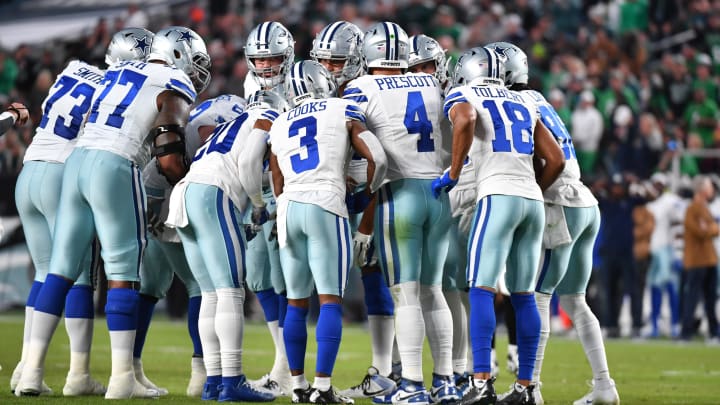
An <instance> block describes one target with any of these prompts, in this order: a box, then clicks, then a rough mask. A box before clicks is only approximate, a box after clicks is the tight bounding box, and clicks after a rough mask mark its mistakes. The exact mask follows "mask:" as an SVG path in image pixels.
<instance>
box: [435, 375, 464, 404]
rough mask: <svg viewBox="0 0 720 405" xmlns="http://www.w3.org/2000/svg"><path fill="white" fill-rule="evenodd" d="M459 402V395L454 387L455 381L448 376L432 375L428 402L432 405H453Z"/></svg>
mask: <svg viewBox="0 0 720 405" xmlns="http://www.w3.org/2000/svg"><path fill="white" fill-rule="evenodd" d="M459 400H460V393H459V392H458V389H457V387H455V380H454V379H453V378H452V377H450V376H442V375H437V374H435V373H433V381H432V387H431V388H430V402H432V403H434V404H454V403H455V402H457V401H459Z"/></svg>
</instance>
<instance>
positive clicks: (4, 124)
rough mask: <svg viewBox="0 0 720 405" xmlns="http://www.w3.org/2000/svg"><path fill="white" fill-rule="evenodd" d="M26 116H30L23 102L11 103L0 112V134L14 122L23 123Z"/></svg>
mask: <svg viewBox="0 0 720 405" xmlns="http://www.w3.org/2000/svg"><path fill="white" fill-rule="evenodd" d="M28 118H30V114H29V113H28V109H27V107H25V104H23V103H18V102H14V103H11V104H10V106H9V107H8V108H7V110H5V111H3V112H2V114H0V135H2V134H4V133H5V132H7V130H8V129H10V128H11V127H12V126H13V125H15V124H17V125H18V126H20V125H25V123H26V122H27V120H28Z"/></svg>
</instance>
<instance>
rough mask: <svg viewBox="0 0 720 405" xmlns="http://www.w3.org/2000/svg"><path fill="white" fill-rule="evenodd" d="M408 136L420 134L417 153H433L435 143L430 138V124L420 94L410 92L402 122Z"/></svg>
mask: <svg viewBox="0 0 720 405" xmlns="http://www.w3.org/2000/svg"><path fill="white" fill-rule="evenodd" d="M403 123H404V124H405V128H407V131H408V134H420V139H418V142H417V150H418V152H433V151H435V141H433V139H432V138H431V137H430V135H431V134H432V132H433V126H432V122H431V121H430V120H429V119H428V115H427V110H426V109H425V101H424V100H423V97H422V92H419V91H411V92H409V93H408V97H407V108H406V109H405V120H404V121H403Z"/></svg>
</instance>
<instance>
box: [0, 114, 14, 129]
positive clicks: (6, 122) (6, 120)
mask: <svg viewBox="0 0 720 405" xmlns="http://www.w3.org/2000/svg"><path fill="white" fill-rule="evenodd" d="M14 124H15V117H14V116H13V115H12V114H11V113H9V112H7V111H6V112H4V113H2V114H0V135H2V134H4V133H5V132H7V130H8V129H10V128H12V126H13V125H14Z"/></svg>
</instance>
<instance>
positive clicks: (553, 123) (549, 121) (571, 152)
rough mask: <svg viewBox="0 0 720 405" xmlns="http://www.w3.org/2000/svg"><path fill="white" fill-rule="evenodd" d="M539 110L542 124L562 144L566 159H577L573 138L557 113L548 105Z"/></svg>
mask: <svg viewBox="0 0 720 405" xmlns="http://www.w3.org/2000/svg"><path fill="white" fill-rule="evenodd" d="M539 110H540V119H541V120H542V123H543V124H545V126H546V127H547V128H548V129H549V130H550V132H552V134H553V136H555V139H557V140H558V142H559V143H560V147H561V148H562V150H563V154H565V159H566V160H568V159H576V157H575V146H573V143H572V138H571V137H570V134H569V133H568V130H567V128H566V127H565V124H564V123H563V122H562V120H561V119H560V116H559V115H558V114H557V112H555V110H554V109H552V108H550V107H548V106H546V105H541V106H540V108H539Z"/></svg>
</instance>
